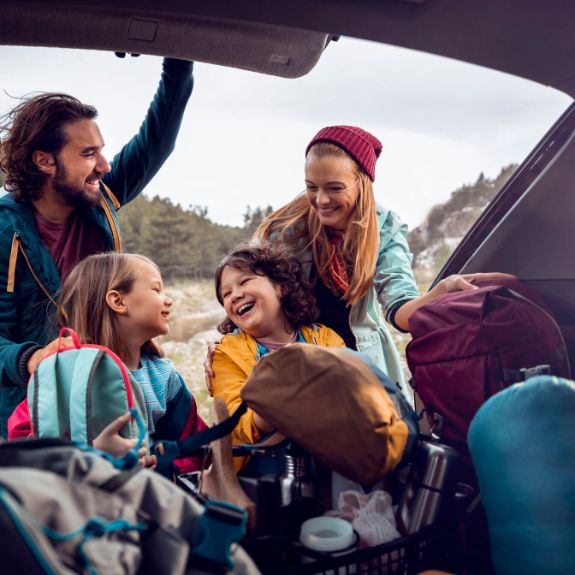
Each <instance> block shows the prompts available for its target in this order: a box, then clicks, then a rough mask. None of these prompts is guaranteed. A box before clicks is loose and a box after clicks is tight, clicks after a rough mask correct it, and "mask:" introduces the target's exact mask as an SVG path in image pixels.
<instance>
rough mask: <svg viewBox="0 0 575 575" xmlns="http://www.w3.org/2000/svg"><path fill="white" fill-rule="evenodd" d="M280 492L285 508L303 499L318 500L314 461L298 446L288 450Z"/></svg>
mask: <svg viewBox="0 0 575 575" xmlns="http://www.w3.org/2000/svg"><path fill="white" fill-rule="evenodd" d="M280 490H281V500H282V506H283V507H286V506H288V505H290V504H291V503H292V502H293V501H296V500H298V499H301V498H310V499H317V498H318V495H319V484H318V478H317V476H316V474H315V473H314V472H313V469H312V459H311V457H310V456H309V455H308V454H307V453H305V452H304V451H302V450H301V449H300V448H299V447H297V446H294V447H288V448H287V449H286V454H285V471H284V473H283V474H282V475H281V477H280Z"/></svg>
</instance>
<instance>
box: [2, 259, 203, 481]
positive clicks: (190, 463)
mask: <svg viewBox="0 0 575 575" xmlns="http://www.w3.org/2000/svg"><path fill="white" fill-rule="evenodd" d="M171 307H172V300H171V299H170V298H169V297H168V296H167V295H166V294H165V293H164V285H163V282H162V276H161V275H160V270H159V269H158V267H157V266H156V265H155V264H154V263H153V262H152V261H151V260H149V259H148V258H146V257H144V256H140V255H134V254H118V253H114V252H106V253H102V254H97V255H93V256H90V257H88V258H86V259H85V260H83V261H82V262H80V263H79V264H78V265H77V266H76V267H75V268H74V269H73V270H72V272H71V273H70V275H69V276H68V278H67V280H66V282H65V283H64V286H63V288H62V294H61V297H60V311H59V318H58V319H59V322H60V324H61V325H62V326H65V327H70V328H72V329H73V330H75V331H76V333H77V334H78V336H79V338H80V341H82V342H83V343H95V344H98V345H103V346H105V347H108V348H110V349H111V350H112V351H114V352H115V353H116V354H117V355H118V356H119V357H120V358H121V359H122V361H123V362H124V363H125V364H126V366H127V367H128V368H129V369H130V371H131V372H132V375H133V376H134V378H135V379H136V380H137V381H138V383H139V384H140V385H141V387H142V391H143V393H144V398H145V401H146V408H147V413H148V422H147V423H148V432H149V435H150V439H151V440H153V441H161V440H175V439H183V438H185V437H187V436H189V435H191V434H193V433H196V432H198V431H201V430H202V429H204V428H205V427H206V425H205V423H204V422H203V421H202V419H201V418H200V416H199V415H198V413H197V409H196V404H195V401H194V399H193V398H192V396H191V395H190V392H189V391H188V389H187V387H186V385H185V383H184V380H183V379H182V376H181V375H180V374H179V373H178V372H177V371H176V370H175V368H174V365H173V364H172V362H171V361H170V360H169V359H167V358H165V357H164V354H163V353H162V351H161V349H160V348H159V346H158V344H157V343H155V342H154V341H153V338H154V337H157V336H159V335H165V334H167V333H168V330H169V317H170V308H171ZM127 417H129V416H128V415H126V416H123V418H124V420H122V418H119V419H118V420H116V422H113V423H112V424H111V425H110V426H108V428H107V429H106V430H104V431H103V432H102V433H101V434H100V436H98V438H96V440H95V442H94V444H95V446H97V447H100V448H103V449H105V450H106V451H110V452H112V453H113V454H114V455H119V454H121V452H122V451H127V449H128V448H130V446H131V445H132V443H131V442H130V441H129V440H125V439H123V438H120V436H119V435H118V433H117V432H118V430H119V429H120V428H121V426H122V425H121V424H122V423H125V422H126V420H127ZM10 427H11V425H10V424H9V428H10ZM10 431H11V435H12V436H13V435H14V433H13V431H14V430H13V429H11V430H10ZM176 464H177V467H178V468H179V470H180V472H184V471H191V470H194V469H196V468H197V467H196V461H195V460H193V459H185V460H178V461H177V462H176Z"/></svg>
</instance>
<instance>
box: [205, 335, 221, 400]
mask: <svg viewBox="0 0 575 575" xmlns="http://www.w3.org/2000/svg"><path fill="white" fill-rule="evenodd" d="M217 346H218V344H217V342H216V343H208V353H207V354H206V359H205V361H204V377H205V380H206V387H207V388H208V393H209V394H210V397H213V396H214V384H213V383H212V378H213V377H214V375H216V374H215V373H214V370H213V369H212V362H213V361H214V354H215V353H216V347H217Z"/></svg>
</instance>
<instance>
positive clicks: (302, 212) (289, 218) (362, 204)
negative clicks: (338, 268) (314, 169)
mask: <svg viewBox="0 0 575 575" xmlns="http://www.w3.org/2000/svg"><path fill="white" fill-rule="evenodd" d="M309 154H314V155H315V156H317V157H324V156H340V157H346V158H351V156H349V155H348V154H347V153H346V152H344V151H343V150H342V149H341V148H339V147H338V146H336V145H334V144H331V143H329V142H318V143H317V144H314V145H313V146H312V147H311V148H310V150H309V152H308V155H309ZM352 159H353V158H352ZM354 166H355V167H356V171H357V184H356V185H357V187H358V195H357V201H356V205H355V209H354V210H353V212H352V214H351V216H350V219H349V222H348V225H347V227H346V229H345V232H344V236H343V254H344V258H345V262H346V264H347V267H348V269H349V270H350V271H351V274H350V285H349V289H348V290H347V292H346V293H345V294H344V295H343V299H344V301H346V302H347V303H348V304H349V305H353V304H354V303H356V302H357V301H358V300H360V299H361V298H362V297H363V296H364V295H365V294H366V293H367V292H368V290H369V288H370V287H371V284H372V282H373V277H374V274H375V264H376V259H377V252H378V249H379V232H378V229H377V218H376V212H375V198H374V195H373V185H372V182H371V179H370V178H369V176H368V175H367V174H366V173H365V172H364V171H363V170H361V169H360V167H359V166H358V164H357V163H356V162H355V161H354ZM255 237H256V238H259V239H263V240H270V239H271V240H273V241H276V240H279V241H281V242H283V243H285V244H286V245H288V246H290V247H292V248H297V247H298V246H301V247H303V248H305V249H310V250H311V252H312V254H313V261H314V263H315V266H316V268H317V271H318V274H319V276H320V278H321V280H322V281H323V283H324V284H325V285H326V286H327V287H329V288H330V289H332V290H333V291H334V292H337V288H336V286H335V285H334V283H333V280H332V279H331V275H330V272H329V264H330V258H331V253H332V250H331V247H330V245H329V238H328V235H327V232H326V229H325V226H323V225H322V224H321V222H320V220H319V217H318V215H317V212H316V210H315V209H313V208H312V206H311V205H310V203H309V201H308V199H307V197H306V193H305V192H303V193H301V194H300V195H298V196H297V197H296V198H295V199H294V200H292V201H291V202H290V203H289V204H286V205H285V206H283V207H282V208H280V209H279V210H276V211H275V212H274V213H272V214H271V215H270V216H268V217H267V218H266V219H265V220H264V221H263V222H262V223H261V224H260V226H259V227H258V229H257V230H256V232H255Z"/></svg>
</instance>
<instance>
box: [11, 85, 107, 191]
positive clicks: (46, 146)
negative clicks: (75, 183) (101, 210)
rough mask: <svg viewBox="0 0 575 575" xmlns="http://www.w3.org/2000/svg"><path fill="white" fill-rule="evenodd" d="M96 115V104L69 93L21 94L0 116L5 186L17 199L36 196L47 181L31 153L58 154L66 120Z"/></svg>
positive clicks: (87, 118) (64, 140)
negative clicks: (14, 105) (89, 103)
mask: <svg viewBox="0 0 575 575" xmlns="http://www.w3.org/2000/svg"><path fill="white" fill-rule="evenodd" d="M97 115H98V112H97V110H96V108H94V107H93V106H88V105H86V104H82V102H80V101H79V100H77V99H76V98H73V97H72V96H68V95H67V94H58V93H43V94H38V95H35V96H30V97H26V98H24V99H23V100H22V102H21V103H20V104H18V106H16V107H15V108H13V109H12V110H11V111H10V112H8V113H7V114H5V115H4V116H2V118H0V169H1V170H2V171H3V172H4V173H5V174H6V183H5V188H6V189H7V190H8V191H9V192H13V194H14V199H15V200H16V201H18V202H31V201H33V200H37V199H38V198H39V197H40V195H41V189H42V186H43V184H44V183H45V181H46V174H44V173H43V172H42V171H41V170H39V169H38V167H37V166H36V164H35V163H34V160H33V158H32V154H33V153H34V152H36V151H41V152H47V153H50V154H54V156H57V155H58V152H60V150H61V149H62V147H63V146H64V145H65V144H66V143H67V134H66V130H65V126H66V124H70V123H71V122H76V121H78V120H93V119H94V118H96V116H97Z"/></svg>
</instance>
